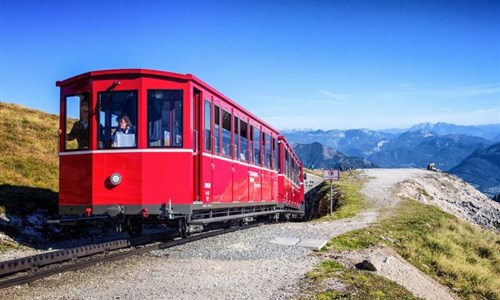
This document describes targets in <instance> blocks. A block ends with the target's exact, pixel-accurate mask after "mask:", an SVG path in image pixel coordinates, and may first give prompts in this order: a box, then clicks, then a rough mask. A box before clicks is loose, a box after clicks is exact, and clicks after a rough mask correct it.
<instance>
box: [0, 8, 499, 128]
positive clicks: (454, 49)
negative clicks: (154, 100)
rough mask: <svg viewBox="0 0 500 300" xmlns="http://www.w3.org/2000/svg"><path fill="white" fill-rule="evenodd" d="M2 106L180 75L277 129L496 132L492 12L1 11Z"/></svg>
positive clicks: (50, 101)
mask: <svg viewBox="0 0 500 300" xmlns="http://www.w3.org/2000/svg"><path fill="white" fill-rule="evenodd" d="M0 9H1V11H0V50H1V52H0V76H1V78H0V101H3V102H10V103H19V104H22V105H24V106H27V107H31V108H36V109H40V110H43V111H46V112H50V113H55V114H58V113H59V112H58V109H59V108H58V99H59V90H58V89H57V88H56V86H55V82H56V81H57V80H63V79H66V78H68V77H71V76H74V75H78V74H81V73H84V72H88V71H92V70H102V69H112V68H148V69H158V70H165V71H172V72H177V73H191V74H194V75H196V76H197V77H199V78H201V79H202V80H204V81H205V82H207V83H209V84H210V85H212V86H213V87H215V88H216V89H218V90H219V91H221V92H222V93H224V94H225V95H226V96H228V97H230V98H232V99H233V100H235V101H237V102H239V103H240V104H242V105H243V106H244V107H246V108H248V109H249V110H250V111H252V112H254V113H255V114H257V115H258V116H260V117H261V118H263V119H264V120H266V121H268V122H269V123H270V124H271V125H273V126H274V127H276V128H278V129H285V128H287V129H292V128H310V129H348V128H369V129H383V128H395V127H397V128H402V127H409V126H411V125H413V124H417V123H421V122H449V123H455V124H462V125H477V124H493V123H500V1H481V0H479V1H474V0H471V1H460V0H457V1H439V0H435V1H404V0H403V1H378V0H373V1H337V0H332V1H313V0H311V1H293V0H289V1H272V0H269V1H260V0H253V1H167V0H165V1H151V0H144V1H126V0H121V1H115V0H109V1H105V0H103V1H93V0H87V1H76V0H75V1H70V0H52V1H27V0H0Z"/></svg>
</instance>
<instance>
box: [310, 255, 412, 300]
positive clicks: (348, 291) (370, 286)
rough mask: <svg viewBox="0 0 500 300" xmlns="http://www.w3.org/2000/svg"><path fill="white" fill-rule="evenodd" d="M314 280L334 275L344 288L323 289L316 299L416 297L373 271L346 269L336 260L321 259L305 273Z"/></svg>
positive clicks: (318, 280) (321, 279)
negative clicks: (340, 289)
mask: <svg viewBox="0 0 500 300" xmlns="http://www.w3.org/2000/svg"><path fill="white" fill-rule="evenodd" d="M307 276H308V277H309V278H312V279H313V280H314V281H316V282H321V281H323V280H325V279H326V278H331V277H335V278H337V279H338V280H339V281H340V282H341V283H343V284H344V285H346V288H345V290H342V291H336V290H325V291H319V292H318V293H317V294H316V299H360V300H361V299H363V300H364V299H408V300H409V299H418V298H416V297H414V296H413V295H412V294H411V292H409V291H408V290H406V289H405V288H404V287H402V286H400V285H399V284H397V283H395V282H392V281H390V280H388V279H386V278H385V277H382V276H379V275H376V274H374V273H370V272H366V271H359V270H352V269H346V268H344V267H343V266H342V265H341V264H339V263H338V262H336V261H323V262H321V263H320V264H319V265H318V266H317V267H316V268H315V269H314V270H313V271H311V272H309V273H308V274H307Z"/></svg>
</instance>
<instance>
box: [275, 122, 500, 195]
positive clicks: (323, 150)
mask: <svg viewBox="0 0 500 300" xmlns="http://www.w3.org/2000/svg"><path fill="white" fill-rule="evenodd" d="M282 133H283V134H284V135H285V136H286V138H287V140H288V141H289V142H291V143H292V144H296V145H295V146H294V149H295V151H296V152H297V153H298V155H299V157H300V158H301V160H302V161H303V163H304V164H305V166H306V167H310V164H314V165H315V166H316V167H317V168H322V167H323V166H339V165H340V164H343V165H344V166H347V165H349V166H352V167H355V168H361V167H363V168H364V167H370V166H379V167H385V168H396V167H421V168H425V167H426V166H427V164H428V163H430V162H433V163H435V164H436V167H437V168H439V169H441V170H444V171H450V172H452V173H454V174H456V175H458V176H461V177H462V178H463V179H465V180H467V181H469V182H470V183H472V184H474V185H475V186H476V187H478V189H479V190H481V191H482V192H483V193H486V194H487V195H489V196H493V195H495V194H497V193H500V172H499V170H498V169H495V168H493V166H494V165H495V163H496V166H498V168H500V163H499V162H498V160H494V158H495V157H496V156H495V155H498V153H497V154H495V153H496V152H495V151H494V150H495V149H496V148H495V147H494V144H495V145H496V143H498V142H500V124H496V125H481V126H460V125H454V124H448V123H436V124H430V123H422V124H418V125H415V126H412V127H411V128H409V129H407V130H400V131H399V133H398V130H397V129H391V132H390V133H389V132H384V131H376V130H369V129H349V130H284V131H282ZM317 143H319V144H321V145H318V144H317ZM307 144H311V145H307ZM490 148H492V149H490ZM488 149H490V150H488ZM308 151H311V152H313V153H308ZM485 155H486V157H484V156H485ZM488 155H489V156H488ZM471 156H472V157H471ZM322 157H323V158H322ZM492 157H493V160H492ZM466 159H468V161H464V160H466ZM491 161H493V162H491ZM461 165H462V166H463V167H460V166H461ZM459 167H460V168H459ZM468 168H474V169H480V170H483V171H482V172H472V173H471V171H467V169H468ZM466 171H467V172H468V173H467V172H466ZM497 186H498V191H497V190H496V188H497Z"/></svg>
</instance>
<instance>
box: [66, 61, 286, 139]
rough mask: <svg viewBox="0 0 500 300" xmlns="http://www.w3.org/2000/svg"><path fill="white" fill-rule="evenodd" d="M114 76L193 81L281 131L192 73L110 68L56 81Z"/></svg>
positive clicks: (257, 119)
mask: <svg viewBox="0 0 500 300" xmlns="http://www.w3.org/2000/svg"><path fill="white" fill-rule="evenodd" d="M114 76H125V77H131V78H133V77H140V76H144V77H156V78H163V79H174V80H179V81H192V82H194V83H196V84H198V85H200V86H203V88H205V89H207V90H209V91H210V92H211V93H213V94H215V95H217V96H218V97H219V98H221V99H223V100H224V101H227V102H229V103H230V104H231V105H232V106H234V107H235V108H237V109H238V110H240V111H242V112H244V113H246V114H247V115H249V116H250V117H252V118H253V119H255V120H256V121H258V122H259V123H261V124H262V125H264V126H266V127H267V128H269V129H270V130H272V131H274V132H276V133H279V130H277V129H275V128H274V127H272V126H271V125H269V123H267V122H265V121H264V120H262V119H261V118H259V117H257V116H256V115H255V114H253V113H252V112H250V111H249V110H248V109H246V108H244V107H243V106H241V105H239V104H238V103H237V102H235V101H234V100H232V99H230V98H229V97H227V96H225V95H224V94H222V93H221V92H219V91H218V90H217V89H215V88H214V87H212V86H211V85H209V84H207V83H206V82H204V81H203V80H201V79H199V78H198V77H196V76H194V75H192V74H179V73H174V72H167V71H159V70H152V69H109V70H97V71H90V72H86V73H82V74H80V75H76V76H73V77H70V78H68V79H65V80H60V81H57V82H56V86H58V87H65V86H68V85H71V84H73V83H75V82H79V81H83V80H88V79H90V78H99V77H102V78H113V77H114Z"/></svg>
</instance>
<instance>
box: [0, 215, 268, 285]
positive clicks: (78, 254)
mask: <svg viewBox="0 0 500 300" xmlns="http://www.w3.org/2000/svg"><path fill="white" fill-rule="evenodd" d="M259 225H260V224H251V225H246V226H240V227H234V228H228V229H218V230H213V231H209V232H204V233H200V234H196V235H192V236H190V237H188V238H181V239H174V238H176V237H178V234H177V233H172V232H167V233H158V234H152V235H148V236H144V237H140V238H132V239H128V240H117V241H111V242H106V243H100V244H94V245H86V246H82V247H77V248H71V249H65V250H58V251H53V252H49V253H44V254H38V255H33V256H28V257H23V258H18V259H13V260H8V261H3V262H0V289H4V288H8V287H11V286H15V285H21V284H26V283H30V282H34V281H36V280H39V279H42V278H45V277H49V276H51V275H54V274H58V273H64V272H69V271H76V270H81V269H84V268H87V267H90V266H93V265H96V264H99V263H106V262H111V261H115V260H120V259H124V258H126V257H129V256H132V255H139V254H144V253H147V252H150V251H153V250H160V249H166V248H170V247H174V246H178V245H182V244H187V243H190V242H194V241H197V240H201V239H205V238H209V237H213V236H217V235H221V234H225V233H229V232H233V231H237V230H244V229H248V228H251V227H256V226H259Z"/></svg>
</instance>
